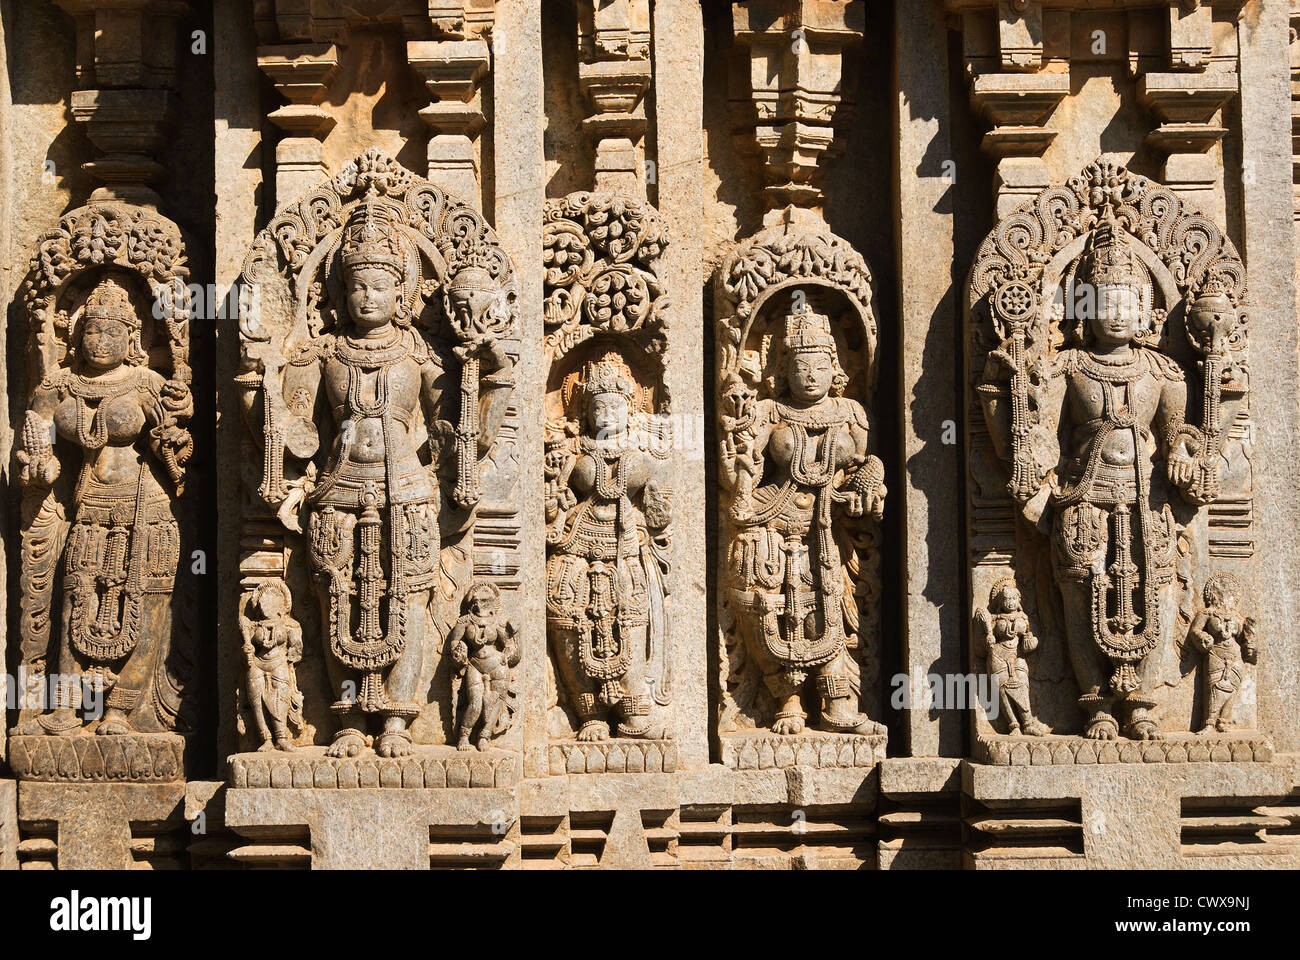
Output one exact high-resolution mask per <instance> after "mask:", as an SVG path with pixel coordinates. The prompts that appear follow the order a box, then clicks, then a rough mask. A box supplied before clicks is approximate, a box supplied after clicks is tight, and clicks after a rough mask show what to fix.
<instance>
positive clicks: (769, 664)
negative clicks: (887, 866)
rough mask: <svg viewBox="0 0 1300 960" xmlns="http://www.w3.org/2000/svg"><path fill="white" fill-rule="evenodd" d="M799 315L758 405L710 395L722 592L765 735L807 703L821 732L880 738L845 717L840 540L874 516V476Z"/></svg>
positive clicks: (786, 325) (847, 683)
mask: <svg viewBox="0 0 1300 960" xmlns="http://www.w3.org/2000/svg"><path fill="white" fill-rule="evenodd" d="M804 305H805V306H808V307H809V308H808V309H804V310H798V309H796V310H793V311H792V312H790V313H789V314H787V315H785V316H784V317H782V318H781V319H780V321H779V322H780V328H779V333H777V334H775V335H774V337H773V344H772V349H771V350H770V351H768V354H769V355H768V357H767V365H768V370H767V372H766V376H765V380H764V383H765V387H766V390H765V392H766V394H767V395H766V396H764V397H762V398H761V399H755V398H754V397H753V395H752V394H751V393H750V392H748V391H747V390H745V389H742V388H740V386H739V381H738V380H736V379H735V378H733V379H732V380H731V381H729V384H730V386H731V387H732V388H734V389H729V390H727V391H726V396H724V403H725V404H726V405H727V406H728V409H727V413H726V416H725V418H724V432H725V436H724V438H723V439H722V441H721V457H720V466H721V472H722V481H723V485H724V487H725V488H726V489H727V491H728V492H729V493H730V494H731V497H732V507H731V511H730V518H731V523H732V526H733V530H734V533H733V536H732V538H731V540H730V542H729V545H728V550H727V558H726V574H725V576H726V578H727V581H728V583H727V585H726V589H727V590H728V591H729V600H730V606H731V608H732V610H733V611H735V615H736V620H737V628H738V630H739V632H740V634H741V636H742V637H743V642H744V644H745V648H746V649H747V650H748V652H749V654H750V656H751V657H752V658H753V660H754V662H755V663H757V665H758V667H759V669H760V671H761V673H762V678H763V683H764V684H765V685H766V687H767V689H768V691H769V692H770V694H771V695H772V697H773V699H774V701H775V703H776V710H775V716H774V719H773V721H772V730H773V731H774V732H775V733H778V734H784V735H793V734H798V733H801V732H802V731H803V730H804V726H805V721H806V719H807V716H808V714H807V711H806V710H805V709H804V707H805V705H806V704H805V696H808V697H809V699H810V700H813V699H815V701H816V702H815V704H813V703H809V704H807V705H813V706H815V707H817V708H819V718H818V723H819V725H820V726H821V727H822V728H824V729H825V730H827V731H831V732H840V733H861V734H880V733H883V732H884V727H883V726H882V725H881V724H879V723H876V722H875V721H873V720H871V719H870V718H869V717H868V716H867V715H866V714H864V713H862V712H860V711H859V709H858V705H859V697H860V686H861V679H860V676H859V673H858V669H857V667H858V665H857V663H856V661H854V660H853V658H852V656H851V654H850V652H849V650H848V635H847V629H846V617H849V616H851V617H852V618H853V621H854V622H856V611H849V610H848V609H847V608H846V605H849V604H855V603H857V598H856V597H855V596H854V590H853V589H852V581H851V579H850V576H849V573H848V570H847V569H846V559H847V557H846V549H848V547H847V542H848V540H847V538H846V537H845V534H846V533H847V530H848V527H851V526H853V525H855V524H860V523H862V522H864V520H865V518H874V519H875V520H877V521H878V520H879V519H880V517H881V516H882V515H883V512H884V504H885V495H886V492H887V491H886V489H885V484H884V467H883V465H882V464H881V462H880V460H879V459H878V458H877V457H875V456H874V455H871V454H869V453H868V452H867V450H868V439H869V433H870V427H869V419H868V415H867V411H866V409H865V408H864V407H863V406H862V404H861V403H859V402H858V401H856V400H854V399H852V398H850V397H846V396H844V390H845V387H846V385H847V384H848V377H847V376H846V374H845V372H844V370H843V368H842V367H841V365H840V361H839V354H838V348H837V346H836V341H835V336H834V334H833V333H832V330H831V324H830V320H829V318H828V317H827V316H826V315H824V314H822V313H818V312H816V311H815V310H813V309H811V305H807V304H804ZM846 587H847V589H846Z"/></svg>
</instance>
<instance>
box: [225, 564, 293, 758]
mask: <svg viewBox="0 0 1300 960" xmlns="http://www.w3.org/2000/svg"><path fill="white" fill-rule="evenodd" d="M291 605H292V597H291V596H290V594H289V588H288V587H287V586H285V584H284V583H283V582H282V581H280V580H268V581H266V582H264V583H262V584H260V585H259V586H258V587H257V589H256V590H255V591H254V592H253V596H252V607H253V610H254V612H255V613H256V619H250V618H249V617H246V616H243V615H242V614H241V615H240V617H239V632H240V634H241V635H242V636H243V638H244V656H245V657H247V658H248V675H247V684H246V686H245V688H244V690H243V696H244V698H245V701H246V704H247V707H248V711H249V712H250V713H251V714H252V716H253V722H254V723H255V724H256V725H257V732H258V735H259V736H260V738H261V745H260V746H259V747H258V748H257V749H258V750H293V749H294V744H293V734H292V733H291V732H290V730H289V725H290V724H293V726H294V727H296V728H297V729H298V731H299V732H303V731H304V730H305V728H306V722H305V721H304V719H303V715H302V703H303V699H302V693H301V692H299V690H298V678H297V673H296V671H295V669H294V664H296V663H298V662H299V661H300V660H302V626H301V625H300V624H299V623H298V621H297V620H295V619H294V618H293V616H292V615H291V614H290V613H289V608H290V606H291ZM240 724H241V732H243V730H242V724H243V715H242V714H241V715H240Z"/></svg>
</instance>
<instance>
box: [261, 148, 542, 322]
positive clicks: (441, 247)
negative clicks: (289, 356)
mask: <svg viewBox="0 0 1300 960" xmlns="http://www.w3.org/2000/svg"><path fill="white" fill-rule="evenodd" d="M367 195H370V196H372V197H373V198H375V199H376V200H377V201H378V202H379V203H381V204H382V205H383V206H384V207H386V208H387V209H388V210H389V211H390V213H392V214H395V215H396V216H397V221H396V222H397V223H398V225H399V226H400V227H401V230H402V240H403V243H404V245H405V246H407V247H408V250H409V252H408V256H407V289H406V291H405V295H406V300H407V304H408V306H409V307H411V308H412V314H413V315H414V316H415V317H416V318H417V319H421V320H422V323H423V325H424V326H426V327H428V326H431V325H432V323H433V318H432V317H430V316H429V315H428V314H429V313H430V311H431V308H432V307H434V306H435V305H436V303H437V301H436V300H435V298H434V294H435V293H436V292H437V290H438V289H439V287H441V286H442V285H443V284H445V283H446V281H447V280H448V278H449V277H450V275H451V274H452V273H453V272H454V271H455V269H456V268H457V266H458V265H459V264H461V263H463V262H466V261H467V260H469V259H471V258H477V262H480V265H482V266H484V267H485V268H486V269H487V271H488V273H489V275H490V276H491V277H492V279H493V280H494V281H495V282H496V283H497V284H498V286H499V290H500V294H501V300H500V307H499V312H500V313H501V314H502V323H503V325H504V326H507V327H508V328H509V329H510V330H512V331H513V329H514V322H513V321H514V314H515V300H516V298H517V296H518V284H517V281H516V278H515V273H514V268H513V266H512V265H511V263H510V259H509V257H508V256H507V255H506V253H505V251H504V249H502V247H501V245H500V242H499V240H498V238H497V235H496V231H495V230H493V229H492V227H490V226H489V225H488V223H487V221H486V220H485V219H484V218H483V215H482V214H481V213H479V212H478V211H477V210H475V209H474V208H473V207H471V206H469V205H468V204H467V203H465V202H464V201H462V200H459V199H457V198H456V197H454V196H452V195H450V194H449V193H447V192H446V191H445V190H443V189H442V188H441V187H439V186H438V185H437V184H434V183H432V182H431V181H429V180H426V179H425V178H423V177H420V176H417V175H415V174H414V173H412V172H411V171H410V170H407V169H406V168H405V167H403V166H402V165H401V164H400V163H398V162H397V161H396V160H394V159H393V158H392V157H390V156H388V155H387V154H385V153H384V152H383V151H381V150H379V149H378V148H376V147H371V148H369V149H367V150H366V151H365V152H364V153H362V154H361V155H360V156H358V157H356V158H355V159H354V160H351V161H349V162H348V163H347V164H346V165H345V166H344V167H343V169H342V170H341V171H340V172H339V174H338V175H337V176H335V177H333V178H332V179H330V180H327V181H325V182H323V183H322V184H320V185H319V186H318V187H316V189H314V190H312V191H311V192H310V193H308V194H307V195H306V196H305V197H302V198H301V199H298V200H295V201H293V202H291V203H288V204H286V205H285V206H284V207H282V208H281V210H280V212H279V213H278V214H277V215H276V216H275V218H274V219H273V220H272V221H271V222H270V223H269V224H267V226H266V228H265V229H263V230H262V231H261V232H260V233H259V234H258V235H257V238H256V239H255V240H254V241H253V245H252V248H251V249H250V250H249V252H248V256H247V258H246V259H245V261H244V268H243V273H242V276H241V280H242V282H243V283H244V284H245V285H247V286H248V287H252V288H268V287H273V286H275V285H276V284H280V285H282V290H283V292H284V293H286V294H289V295H290V296H291V309H292V329H291V330H290V331H287V332H286V340H287V341H289V342H296V341H299V340H301V339H306V338H307V337H310V336H316V335H319V334H320V333H322V332H325V331H326V330H328V329H331V328H332V327H334V326H337V324H338V316H339V311H340V308H341V306H342V302H343V301H342V296H343V294H342V286H341V277H340V275H339V272H338V270H337V265H336V263H335V261H336V260H337V255H338V250H339V244H340V242H341V239H342V233H343V227H344V224H345V223H346V221H347V213H348V211H349V210H350V209H351V208H352V207H353V206H355V205H356V204H357V203H359V202H361V200H363V199H364V198H365V197H366V196H367ZM426 265H427V267H428V270H427V271H426V270H425V266H426ZM425 277H427V279H423V278H425ZM247 308H248V304H247V303H246V302H242V301H241V304H240V332H241V334H242V335H243V336H244V337H245V338H246V339H248V340H266V339H268V338H269V336H270V334H269V333H268V332H267V331H266V330H265V329H262V328H260V325H259V324H258V323H257V321H256V320H255V318H254V313H253V311H251V310H249V309H247Z"/></svg>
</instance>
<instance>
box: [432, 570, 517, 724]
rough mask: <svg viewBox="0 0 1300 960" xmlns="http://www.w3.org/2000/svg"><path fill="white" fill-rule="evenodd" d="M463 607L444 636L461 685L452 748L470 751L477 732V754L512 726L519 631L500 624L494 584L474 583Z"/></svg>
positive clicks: (498, 596) (455, 700)
mask: <svg viewBox="0 0 1300 960" xmlns="http://www.w3.org/2000/svg"><path fill="white" fill-rule="evenodd" d="M465 603H466V606H467V607H468V612H467V613H466V614H465V615H464V616H463V617H461V618H460V619H459V620H457V621H456V625H455V626H454V627H452V629H451V633H450V634H448V635H447V645H448V646H449V647H450V649H451V659H452V662H453V663H454V664H455V665H456V666H455V670H456V672H457V674H458V675H459V676H460V682H461V688H460V692H459V696H453V698H452V701H453V703H456V704H458V705H459V706H460V717H459V721H458V723H457V740H456V747H457V749H459V750H473V749H474V748H473V746H472V745H471V744H470V737H471V736H473V734H474V729H475V727H477V728H478V730H479V735H478V748H479V749H480V750H486V749H487V748H488V746H489V744H490V742H491V741H492V740H493V739H495V738H496V737H499V736H501V735H502V734H503V733H505V732H506V731H507V730H509V729H510V724H511V722H512V721H513V720H514V715H515V707H516V700H517V699H518V696H519V688H518V685H517V684H516V683H515V676H514V668H515V667H516V666H518V664H519V658H520V655H521V651H520V649H519V643H518V641H517V640H516V637H517V635H518V633H519V630H518V628H517V627H516V626H515V624H514V623H512V622H510V621H507V620H503V619H502V618H501V616H500V613H501V609H500V608H501V592H500V591H499V590H498V589H497V587H496V584H493V583H490V582H488V581H486V580H476V581H474V583H472V584H471V585H470V588H469V592H468V593H467V594H466V596H465Z"/></svg>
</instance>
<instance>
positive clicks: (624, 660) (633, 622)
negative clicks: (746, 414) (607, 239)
mask: <svg viewBox="0 0 1300 960" xmlns="http://www.w3.org/2000/svg"><path fill="white" fill-rule="evenodd" d="M577 392H578V398H579V405H580V407H581V413H580V417H581V419H580V422H579V424H578V425H577V436H576V438H573V439H574V441H575V442H573V443H571V444H567V443H566V444H565V445H563V446H562V447H561V449H557V450H553V451H552V452H551V453H550V454H549V455H548V456H549V459H550V463H548V475H547V476H548V482H547V501H546V517H547V522H548V525H549V528H550V529H549V532H548V534H547V541H548V544H549V546H550V550H549V556H548V558H547V562H546V598H547V599H546V614H547V631H548V633H549V634H550V638H551V643H552V646H553V649H554V655H555V663H556V666H557V669H558V671H559V674H560V678H561V681H562V683H563V685H564V687H565V689H566V690H567V691H568V694H569V699H570V702H571V703H572V704H573V708H574V711H575V713H576V714H577V718H578V722H579V729H578V732H577V736H578V739H579V740H606V739H608V738H609V736H610V719H614V718H617V721H618V722H617V728H616V732H617V734H618V735H619V736H623V737H649V736H657V735H659V732H660V728H659V727H656V725H655V724H654V723H653V720H652V715H651V713H652V706H653V704H654V703H655V702H656V701H658V702H660V703H664V702H666V700H664V699H662V698H663V697H666V695H667V692H668V691H667V689H666V687H667V686H668V679H667V676H668V674H667V669H668V665H667V658H666V654H665V647H666V636H667V629H668V625H667V619H666V613H665V594H666V587H665V574H666V572H667V558H666V556H665V554H666V545H665V543H664V540H663V534H664V531H665V530H666V529H667V527H668V526H669V523H670V521H671V517H672V497H671V491H670V489H669V487H668V485H667V483H666V482H665V481H664V480H662V479H661V478H659V477H658V476H656V471H657V469H658V464H659V461H658V459H657V458H656V456H655V455H654V452H653V450H652V449H649V446H650V445H649V444H648V443H647V442H644V441H645V440H646V438H647V436H648V435H647V434H646V433H645V432H644V431H639V430H638V429H636V427H637V424H636V423H635V422H634V421H636V420H639V419H641V418H642V414H641V412H640V411H639V410H638V405H637V397H638V394H639V387H638V384H637V383H636V381H635V379H634V378H633V375H632V373H631V371H630V370H629V368H628V366H627V364H626V363H625V362H624V361H623V360H622V359H620V358H619V357H618V355H617V354H616V353H611V354H610V355H608V356H606V357H604V358H602V359H600V360H597V361H595V362H593V363H591V364H590V365H588V367H587V369H586V371H585V377H584V378H583V379H582V382H581V384H580V385H579V386H578V389H577ZM656 685H657V687H658V689H655V687H656Z"/></svg>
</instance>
